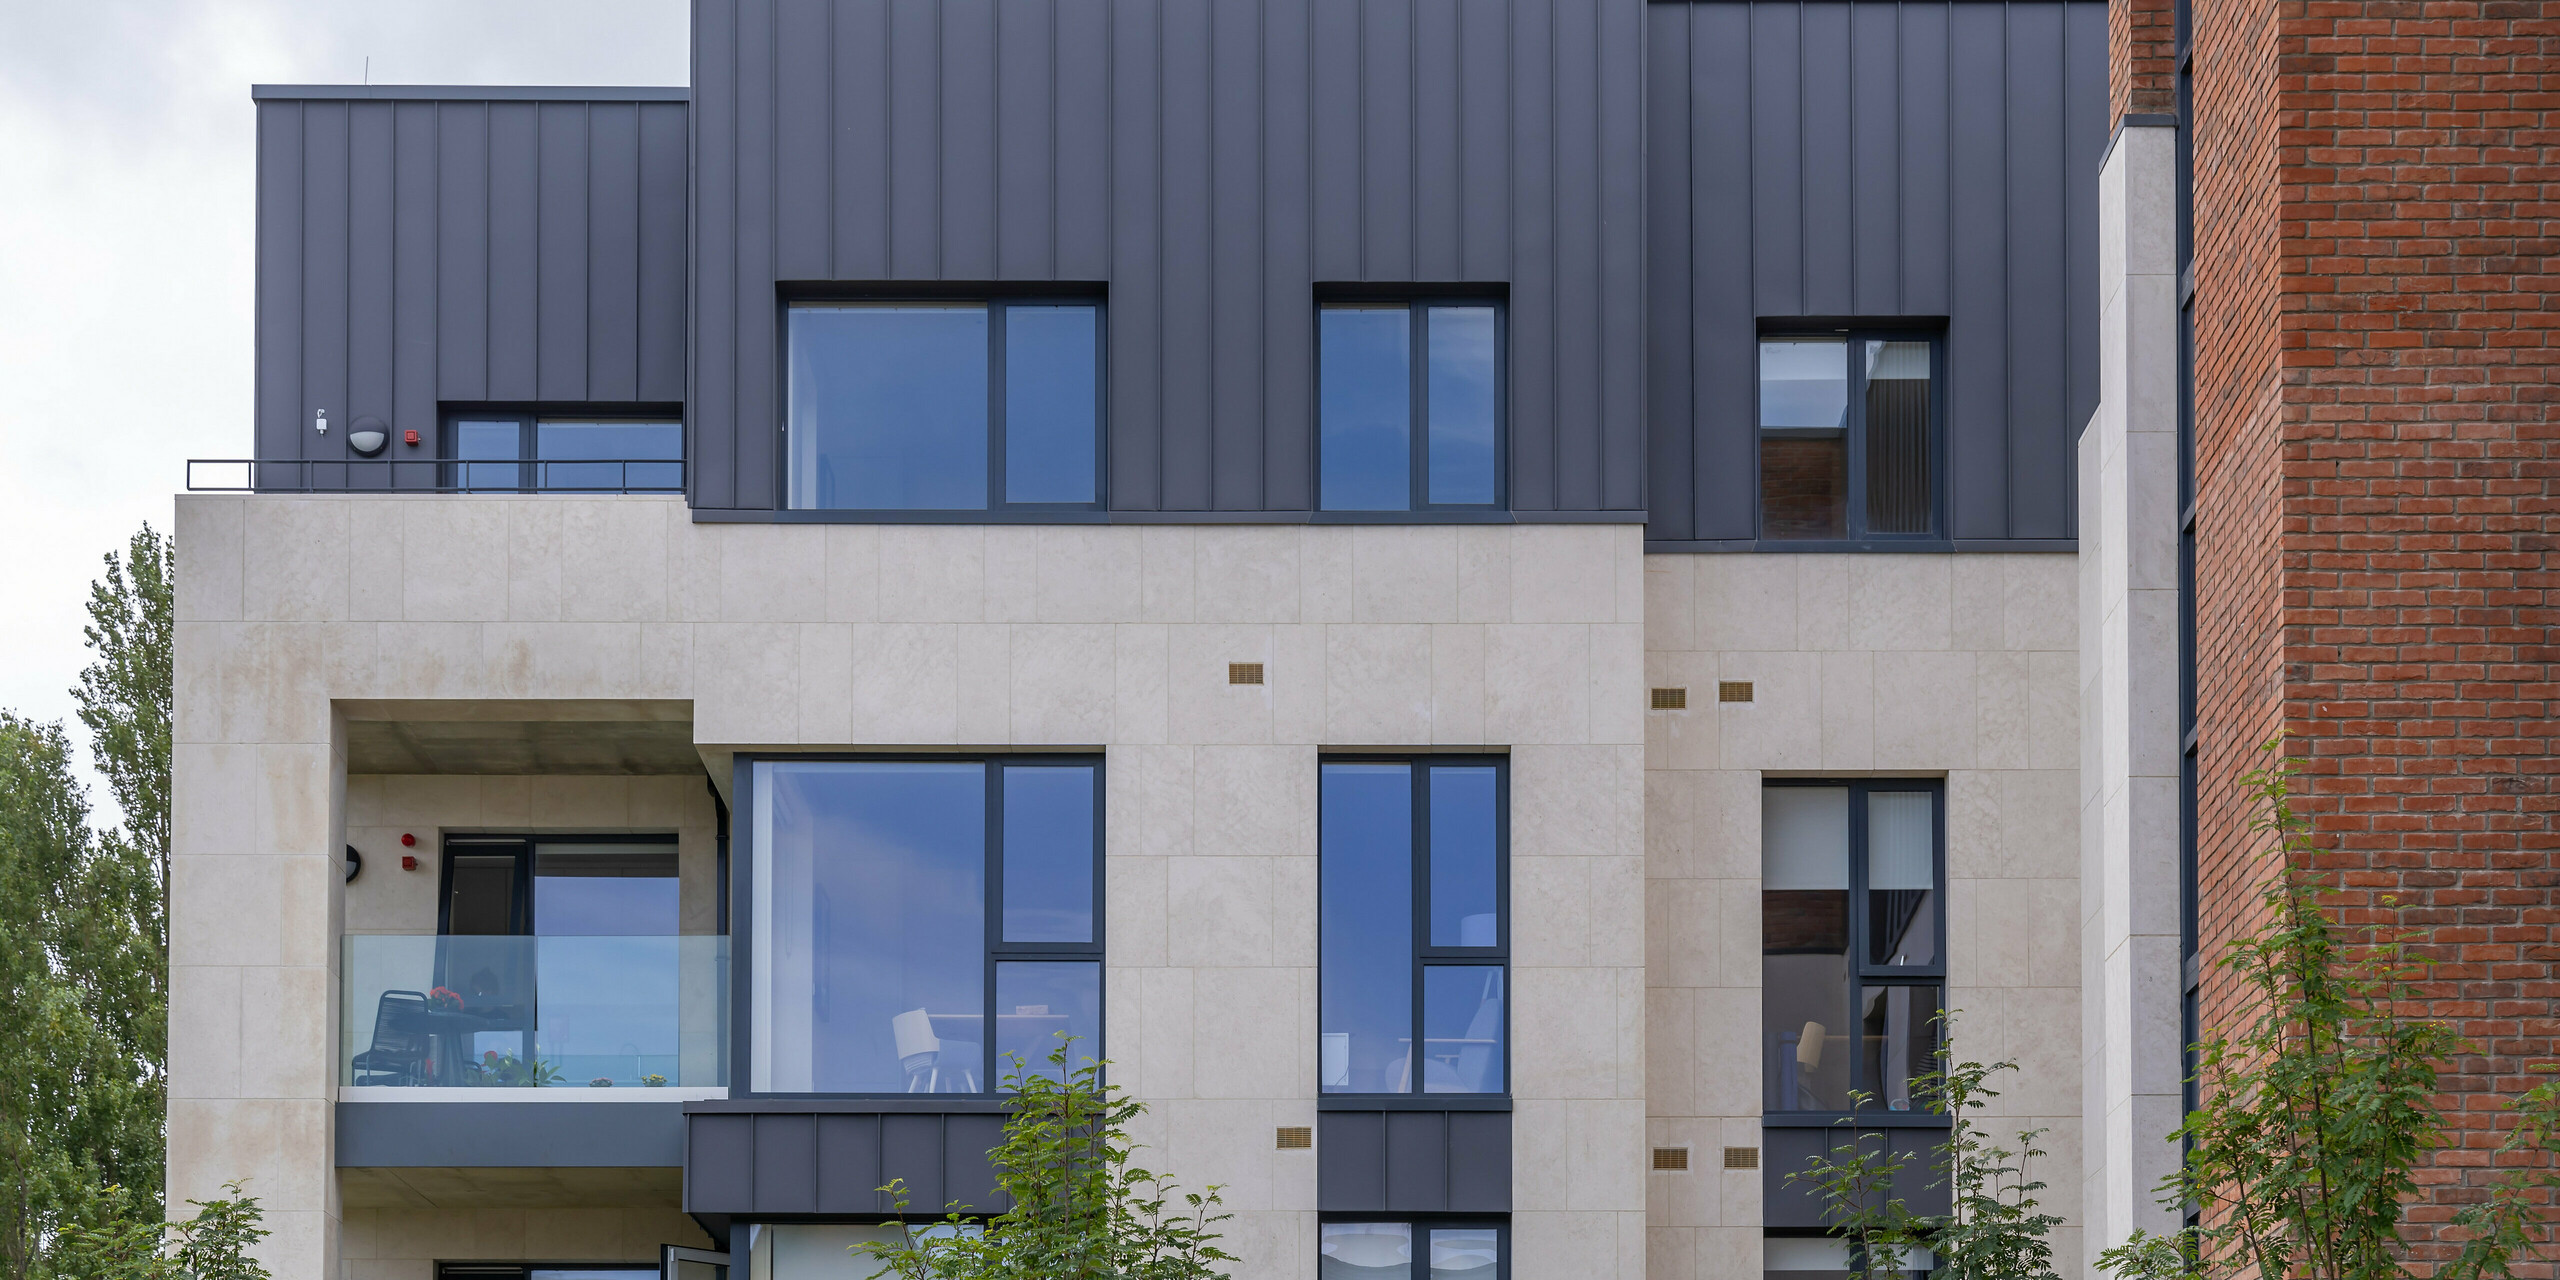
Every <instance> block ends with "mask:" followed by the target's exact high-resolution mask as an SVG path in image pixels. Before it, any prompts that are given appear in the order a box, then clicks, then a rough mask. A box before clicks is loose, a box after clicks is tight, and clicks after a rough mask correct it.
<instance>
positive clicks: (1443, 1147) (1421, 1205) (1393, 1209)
mask: <svg viewBox="0 0 2560 1280" xmlns="http://www.w3.org/2000/svg"><path fill="white" fill-rule="evenodd" d="M1386 1207H1387V1211H1388V1212H1390V1213H1446V1212H1448V1211H1449V1116H1448V1113H1446V1112H1441V1111H1390V1112H1388V1113H1387V1205H1386Z"/></svg>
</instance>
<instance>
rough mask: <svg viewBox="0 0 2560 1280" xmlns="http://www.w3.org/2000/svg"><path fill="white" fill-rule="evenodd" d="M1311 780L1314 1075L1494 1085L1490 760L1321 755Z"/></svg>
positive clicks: (1496, 853) (1505, 996)
mask: <svg viewBox="0 0 2560 1280" xmlns="http://www.w3.org/2000/svg"><path fill="white" fill-rule="evenodd" d="M1322 788H1323V791H1322V797H1321V803H1322V809H1323V813H1322V817H1321V822H1320V839H1321V842H1322V844H1321V851H1320V853H1321V857H1320V862H1319V871H1318V878H1319V882H1320V888H1319V893H1320V899H1321V901H1320V911H1321V913H1322V918H1321V919H1320V921H1319V922H1318V932H1319V934H1320V936H1321V938H1322V945H1321V955H1320V965H1321V973H1320V976H1319V982H1318V988H1319V1000H1320V1004H1321V1006H1322V1007H1321V1011H1320V1014H1319V1018H1318V1022H1319V1034H1318V1045H1317V1069H1318V1083H1319V1086H1320V1087H1321V1088H1322V1090H1323V1091H1324V1092H1326V1093H1331V1094H1416V1093H1424V1094H1499V1093H1503V1092H1505V1091H1506V1090H1507V1089H1508V1088H1509V1058H1510V1055H1509V1053H1508V1032H1507V1028H1506V1025H1505V1023H1506V1020H1507V1017H1508V1010H1509V1007H1510V1002H1509V993H1508V979H1509V962H1508V952H1507V949H1506V948H1507V945H1508V933H1507V930H1506V929H1505V928H1504V918H1503V917H1504V913H1505V899H1506V896H1507V889H1506V886H1505V883H1504V860H1505V859H1504V844H1505V840H1506V838H1507V833H1506V830H1505V824H1504V822H1503V816H1502V815H1503V809H1504V805H1505V804H1506V797H1505V789H1504V786H1503V773H1502V767H1501V765H1500V764H1499V763H1498V762H1492V761H1483V760H1453V759H1436V760H1430V761H1359V760H1343V761H1328V762H1327V763H1326V764H1325V765H1324V766H1323V772H1322Z"/></svg>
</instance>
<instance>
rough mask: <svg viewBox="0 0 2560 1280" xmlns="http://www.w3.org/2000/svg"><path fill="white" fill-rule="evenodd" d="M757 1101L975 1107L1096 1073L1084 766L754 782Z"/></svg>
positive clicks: (1095, 918) (944, 761) (1095, 798)
mask: <svg viewBox="0 0 2560 1280" xmlns="http://www.w3.org/2000/svg"><path fill="white" fill-rule="evenodd" d="M754 789H755V790H754V795H755V800H754V803H755V812H754V828H753V829H754V840H755V849H754V859H753V868H752V876H753V879H752V882H751V887H750V892H751V894H752V899H751V901H752V903H753V910H752V916H751V918H752V920H753V922H754V940H753V947H754V962H753V963H754V969H753V975H752V978H751V985H750V996H751V1000H752V1011H751V1017H752V1038H751V1043H752V1050H751V1053H752V1063H751V1067H750V1070H751V1076H750V1078H751V1079H752V1080H753V1082H754V1084H753V1087H754V1090H755V1091H756V1092H759V1093H848V1094H893V1093H991V1092H995V1091H996V1089H997V1086H998V1085H999V1084H1000V1083H1001V1082H1002V1080H1003V1079H1004V1077H1005V1076H1006V1075H1007V1074H1008V1073H1009V1072H1010V1070H1011V1062H1012V1059H1013V1058H1015V1057H1019V1058H1020V1059H1021V1060H1022V1062H1023V1063H1024V1066H1025V1069H1027V1070H1039V1071H1044V1072H1045V1071H1048V1070H1049V1067H1048V1059H1049V1055H1050V1053H1051V1052H1052V1051H1053V1050H1055V1049H1056V1048H1057V1046H1058V1036H1059V1035H1061V1034H1065V1035H1069V1036H1073V1037H1074V1038H1075V1049H1074V1054H1075V1057H1076V1059H1078V1060H1079V1061H1080V1060H1082V1059H1085V1058H1094V1059H1099V1058H1100V1057H1101V1056H1102V913H1101V906H1100V903H1101V891H1100V886H1101V861H1100V856H1101V847H1102V841H1101V813H1102V766H1101V764H1100V762H1099V761H1096V760H1093V759H1091V758H1089V757H1023V756H1013V757H1004V758H999V759H974V760H973V759H952V758H948V757H945V758H941V759H920V760H762V761H758V762H756V764H755V766H754Z"/></svg>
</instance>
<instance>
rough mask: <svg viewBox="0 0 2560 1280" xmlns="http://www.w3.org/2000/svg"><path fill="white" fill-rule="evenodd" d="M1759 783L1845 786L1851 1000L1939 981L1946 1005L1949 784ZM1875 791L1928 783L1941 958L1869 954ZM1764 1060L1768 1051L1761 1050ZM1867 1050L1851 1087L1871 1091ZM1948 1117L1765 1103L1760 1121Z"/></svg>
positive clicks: (1854, 1003) (1887, 1121) (1855, 1065)
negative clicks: (1890, 959)
mask: <svg viewBox="0 0 2560 1280" xmlns="http://www.w3.org/2000/svg"><path fill="white" fill-rule="evenodd" d="M1760 786H1761V789H1762V790H1764V791H1766V790H1772V789H1776V788H1780V787H1817V788H1845V789H1847V790H1848V792H1849V916H1848V934H1849V948H1850V952H1851V955H1852V957H1853V959H1852V961H1851V963H1850V965H1849V993H1848V994H1849V1005H1848V1007H1849V1008H1852V1009H1856V1008H1859V1007H1861V1006H1862V1001H1863V1000H1864V997H1865V994H1866V992H1867V990H1868V989H1869V988H1875V987H1927V986H1935V987H1937V988H1938V1006H1939V1011H1940V1012H1941V1013H1943V1012H1944V1011H1945V1008H1946V999H1947V949H1948V946H1949V945H1950V944H1951V942H1952V941H1953V940H1952V939H1950V938H1948V937H1947V784H1946V781H1945V780H1944V779H1942V778H1894V777H1878V778H1765V777H1764V778H1762V779H1761V780H1760ZM1876 791H1926V792H1928V793H1929V795H1930V801H1929V808H1930V818H1931V827H1932V831H1931V839H1932V843H1933V844H1934V846H1935V847H1934V848H1932V849H1931V851H1930V862H1931V868H1932V869H1931V875H1932V876H1933V877H1934V878H1935V879H1936V887H1935V889H1934V891H1933V892H1932V894H1931V908H1932V909H1933V910H1934V911H1935V912H1936V913H1937V921H1936V928H1937V934H1938V958H1937V959H1936V960H1935V961H1932V962H1931V963H1929V964H1913V965H1891V964H1876V963H1873V962H1871V961H1870V960H1868V958H1867V910H1868V901H1867V859H1866V850H1867V805H1866V797H1867V795H1868V794H1869V793H1871V792H1876ZM1767 1017H1768V1015H1767V1014H1766V1013H1763V1014H1762V1015H1761V1027H1760V1034H1761V1035H1762V1036H1763V1037H1766V1036H1767V1035H1768V1033H1769V1028H1768V1025H1767ZM1942 1036H1943V1032H1941V1031H1933V1032H1932V1034H1931V1039H1932V1040H1933V1042H1942ZM1761 1057H1762V1061H1763V1062H1766V1060H1767V1057H1766V1054H1765V1052H1764V1053H1763V1054H1762V1055H1761ZM1863 1057H1864V1055H1860V1054H1853V1055H1851V1056H1850V1059H1849V1062H1850V1076H1849V1087H1850V1088H1851V1089H1863V1090H1867V1091H1869V1092H1873V1091H1874V1088H1875V1084H1876V1082H1874V1081H1870V1080H1864V1079H1861V1078H1860V1077H1859V1071H1860V1064H1861V1062H1862V1060H1863ZM1951 1123H1952V1117H1948V1116H1944V1115H1939V1114H1937V1113H1935V1112H1931V1111H1922V1110H1913V1111H1885V1110H1881V1109H1874V1108H1870V1109H1867V1110H1863V1111H1764V1112H1763V1113H1762V1117H1761V1127H1762V1128H1764V1129H1802V1128H1830V1127H1832V1126H1834V1125H1840V1126H1843V1127H1851V1126H1854V1127H1856V1128H1862V1129H1876V1128H1927V1129H1939V1128H1946V1127H1948V1126H1949V1125H1950V1124H1951Z"/></svg>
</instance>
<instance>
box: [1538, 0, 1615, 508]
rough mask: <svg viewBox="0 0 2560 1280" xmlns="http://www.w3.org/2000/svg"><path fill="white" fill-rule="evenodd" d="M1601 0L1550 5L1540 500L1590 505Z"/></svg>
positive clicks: (1594, 455) (1596, 406)
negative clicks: (1547, 400) (1550, 250)
mask: <svg viewBox="0 0 2560 1280" xmlns="http://www.w3.org/2000/svg"><path fill="white" fill-rule="evenodd" d="M1599 9H1600V6H1598V5H1596V4H1587V3H1584V4H1576V3H1554V4H1551V7H1550V17H1551V21H1550V24H1549V30H1550V33H1551V43H1550V44H1549V46H1548V66H1549V67H1550V68H1551V70H1552V73H1553V75H1554V77H1555V80H1554V86H1553V89H1552V93H1553V95H1554V99H1553V101H1554V107H1553V119H1554V121H1555V143H1554V163H1555V241H1554V246H1555V247H1554V259H1553V261H1554V276H1553V279H1554V288H1555V337H1554V348H1553V350H1554V353H1555V354H1554V369H1553V377H1554V379H1555V384H1554V391H1553V394H1554V397H1555V401H1554V402H1555V418H1554V421H1553V423H1552V424H1551V425H1550V427H1549V432H1550V439H1549V443H1548V450H1547V451H1548V456H1549V458H1550V459H1551V460H1552V461H1551V462H1550V463H1549V465H1550V466H1551V467H1552V468H1553V478H1552V480H1551V481H1550V483H1549V485H1548V486H1546V491H1547V495H1548V496H1547V499H1546V501H1545V502H1543V503H1541V504H1540V508H1541V509H1547V510H1563V511H1589V510H1593V509H1595V508H1597V507H1599V506H1600V505H1601V501H1600V444H1601V435H1602V432H1603V431H1604V430H1605V429H1606V423H1605V422H1604V421H1603V420H1602V418H1601V414H1600V409H1601V406H1602V400H1601V396H1600V342H1601V338H1602V337H1603V332H1602V327H1603V318H1604V316H1605V314H1606V313H1605V311H1604V309H1603V307H1604V299H1603V298H1602V297H1601V293H1600V289H1601V284H1602V280H1601V257H1600V168H1599V155H1600V151H1599V148H1600V145H1601V139H1600V119H1599V111H1598V98H1599V92H1600V65H1599V31H1598V29H1597V23H1598V20H1599Z"/></svg>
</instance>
